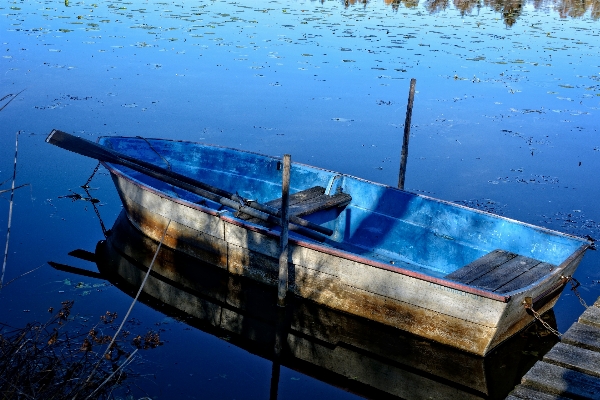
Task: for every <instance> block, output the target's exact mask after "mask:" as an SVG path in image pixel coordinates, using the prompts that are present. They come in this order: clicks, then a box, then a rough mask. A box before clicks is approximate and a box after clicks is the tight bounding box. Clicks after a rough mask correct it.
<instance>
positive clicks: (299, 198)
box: [265, 186, 325, 209]
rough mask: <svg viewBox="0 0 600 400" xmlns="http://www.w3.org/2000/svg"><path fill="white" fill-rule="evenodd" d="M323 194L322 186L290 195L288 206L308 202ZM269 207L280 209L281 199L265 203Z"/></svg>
mask: <svg viewBox="0 0 600 400" xmlns="http://www.w3.org/2000/svg"><path fill="white" fill-rule="evenodd" d="M323 194H325V188H324V187H323V186H314V187H311V188H309V189H306V190H302V191H300V192H296V193H293V194H290V206H293V205H294V204H298V203H302V202H303V201H307V200H310V199H312V198H314V197H317V196H321V195H323ZM265 204H266V205H268V206H269V207H273V208H277V209H279V208H281V197H280V198H278V199H275V200H271V201H268V202H267V203H265Z"/></svg>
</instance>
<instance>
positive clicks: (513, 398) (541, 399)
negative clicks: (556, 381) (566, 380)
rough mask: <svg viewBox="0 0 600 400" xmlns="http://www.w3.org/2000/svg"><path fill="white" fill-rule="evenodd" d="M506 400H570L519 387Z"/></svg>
mask: <svg viewBox="0 0 600 400" xmlns="http://www.w3.org/2000/svg"><path fill="white" fill-rule="evenodd" d="M506 400H568V399H567V398H566V397H562V396H558V395H556V394H549V393H544V392H540V391H539V390H536V389H532V388H529V387H527V386H523V385H519V386H517V387H516V388H515V390H513V391H512V392H510V394H509V395H508V397H507V398H506Z"/></svg>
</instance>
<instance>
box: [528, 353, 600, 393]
mask: <svg viewBox="0 0 600 400" xmlns="http://www.w3.org/2000/svg"><path fill="white" fill-rule="evenodd" d="M521 382H522V383H523V385H525V386H529V387H531V388H534V389H538V390H542V391H545V392H548V393H550V394H555V395H561V396H565V397H569V398H584V399H598V398H600V379H599V378H596V377H594V376H590V375H586V374H582V373H581V372H577V371H572V370H570V369H567V368H563V367H559V366H558V365H553V364H549V363H546V362H543V361H540V362H537V363H536V364H535V365H534V366H533V368H531V369H530V370H529V372H527V373H526V374H525V376H524V377H523V379H522V380H521Z"/></svg>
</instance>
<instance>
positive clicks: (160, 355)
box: [0, 0, 600, 398]
mask: <svg viewBox="0 0 600 400" xmlns="http://www.w3.org/2000/svg"><path fill="white" fill-rule="evenodd" d="M580 5H581V3H579V2H569V1H548V2H515V1H506V2H499V1H498V2H492V1H489V2H487V1H486V2H471V1H464V2H458V1H457V2H454V3H450V2H443V1H442V2H438V1H427V2H415V1H404V2H400V1H398V2H397V1H374V0H372V1H368V2H363V1H355V2H351V1H348V2H346V3H345V2H343V1H291V0H285V1H253V2H234V1H202V2H200V1H195V2H171V1H163V2H160V1H154V0H145V1H129V2H127V1H96V2H95V3H92V2H87V1H85V2H83V1H24V0H23V1H9V2H6V3H3V4H2V6H0V15H1V17H2V18H1V20H0V21H1V22H0V31H1V32H2V35H1V37H0V43H1V46H0V53H1V54H0V68H1V69H0V99H1V100H0V108H2V107H4V106H5V108H3V109H2V110H1V111H0V126H1V127H2V130H1V132H0V182H4V181H5V180H8V182H5V183H3V184H2V186H0V190H3V189H6V188H9V187H10V183H11V182H10V179H11V178H12V174H13V160H14V150H15V134H16V133H17V132H20V134H19V152H18V169H17V184H24V183H29V184H30V185H29V186H27V187H24V188H21V189H19V190H18V191H17V192H15V202H14V211H13V215H12V230H11V237H10V247H9V248H10V252H9V257H8V264H7V269H6V276H5V281H10V280H12V279H14V278H16V277H18V276H19V275H21V274H23V273H25V272H27V271H30V270H32V269H34V268H36V267H38V266H42V268H40V269H38V270H36V271H35V272H32V273H31V274H28V275H26V276H24V277H21V278H19V279H17V280H16V281H14V282H13V283H11V284H10V285H9V286H7V287H6V288H4V289H3V290H2V292H1V293H0V301H1V302H2V307H1V308H0V310H1V311H0V321H4V322H10V323H11V324H12V325H15V326H20V325H24V324H25V323H26V322H29V321H32V320H43V319H45V318H47V317H46V315H47V309H48V308H49V307H51V306H54V307H56V305H57V304H59V303H60V302H61V301H63V300H66V299H75V302H76V303H75V307H74V312H75V313H77V318H79V319H78V320H77V321H78V322H80V323H82V324H85V323H88V322H87V321H97V320H98V318H99V316H101V315H104V313H105V312H106V311H107V310H110V311H117V312H119V313H120V314H121V315H124V313H125V311H126V309H127V307H128V306H129V304H130V302H131V297H130V296H129V295H128V294H127V293H124V292H122V291H121V290H119V289H118V288H115V287H113V286H111V285H110V284H109V283H107V282H106V281H104V280H100V279H93V278H82V277H78V276H75V275H72V274H68V273H64V272H60V271H55V270H53V269H52V268H50V267H49V266H48V265H47V264H46V262H47V261H49V260H52V261H55V262H59V263H64V264H69V265H73V266H76V267H80V268H87V269H95V266H94V264H93V263H89V262H87V261H83V260H80V259H77V258H74V257H70V256H68V253H69V252H70V251H72V250H74V249H85V250H87V251H91V252H93V251H94V249H95V247H96V244H97V242H98V241H99V240H101V239H103V234H102V230H101V227H100V224H99V223H98V219H97V216H96V214H95V212H94V211H93V208H92V205H91V203H90V202H86V201H81V200H78V201H72V200H71V198H65V197H62V196H66V195H71V194H73V193H79V194H81V195H85V193H84V192H83V190H82V189H81V188H80V187H79V186H80V185H82V184H84V183H85V182H86V180H87V179H88V177H89V176H90V174H91V173H92V171H93V169H94V167H95V166H96V163H95V162H94V161H93V160H89V159H84V158H83V157H80V156H77V155H75V154H71V153H68V152H65V151H63V150H60V149H58V148H55V147H52V146H49V145H47V144H45V143H44V138H45V136H46V135H47V134H48V133H49V132H50V130H51V129H52V128H58V129H62V130H64V131H67V132H71V133H75V134H78V135H81V136H84V137H86V138H89V139H92V140H95V139H96V138H97V137H98V136H101V135H134V136H135V135H141V136H148V137H166V138H174V139H182V140H194V141H203V142H208V143H213V144H219V145H223V146H230V147H236V148H242V149H246V150H250V151H257V152H261V153H266V154H271V155H281V154H284V153H291V154H292V157H293V159H294V160H295V161H300V162H304V163H309V164H312V165H316V166H319V167H323V168H328V169H332V170H337V171H342V172H345V173H350V174H353V175H356V176H360V177H363V178H366V179H371V180H374V181H377V182H382V183H385V184H389V185H395V184H396V182H397V177H398V164H399V158H400V145H401V136H402V132H403V123H404V117H405V111H406V100H407V94H408V87H409V81H410V78H416V79H417V93H416V96H415V105H414V110H413V120H412V126H411V138H410V152H409V161H408V172H407V178H406V189H407V190H411V191H415V192H418V193H424V194H427V195H430V196H434V197H437V198H442V199H445V200H450V201H456V202H460V203H461V204H466V205H469V206H473V207H477V208H480V209H484V210H486V211H491V212H495V213H499V214H502V215H504V216H507V217H510V218H514V219H518V220H522V221H525V222H528V223H532V224H535V225H541V226H545V227H549V228H552V229H556V230H559V231H562V232H567V233H572V234H576V235H580V236H585V235H589V236H591V237H594V238H597V237H600V223H599V221H600V209H599V208H598V207H597V201H596V200H597V198H598V195H599V193H598V188H599V185H598V171H599V170H600V138H599V137H598V132H597V130H598V129H599V128H598V127H599V126H600V119H599V115H598V107H600V52H599V48H598V43H599V41H598V38H599V36H600V25H599V21H598V16H599V10H600V3H599V2H598V1H591V2H586V3H585V7H584V6H580ZM22 90H24V91H23V92H21V91H22ZM18 93H20V94H18ZM17 94H18V95H17ZM91 186H92V187H93V188H94V190H92V192H91V193H92V194H93V196H94V197H95V198H98V199H100V201H101V202H100V204H99V207H98V209H99V212H100V214H101V216H102V218H103V220H104V221H105V223H106V225H107V227H111V226H112V224H113V222H114V221H115V220H116V218H117V215H118V214H119V212H120V210H121V205H120V201H119V199H118V197H117V195H116V192H115V190H114V188H113V186H112V182H111V180H110V178H109V177H108V175H107V174H106V172H105V171H104V170H102V169H101V170H100V171H99V172H98V173H97V174H96V175H95V177H94V179H93V180H92V182H91ZM9 199H10V195H9V193H6V192H5V193H0V229H2V232H4V231H3V230H4V227H6V226H7V223H8V209H9ZM0 243H2V244H4V240H2V241H0ZM2 248H4V246H2ZM598 261H599V259H598V255H597V253H596V252H593V251H590V252H588V254H587V255H586V257H585V258H584V260H583V262H582V263H581V266H580V268H579V270H578V271H577V273H576V275H575V277H576V278H577V279H578V280H579V281H580V282H581V284H582V286H581V287H580V288H579V291H580V293H581V295H582V297H583V298H584V300H585V301H587V302H588V303H591V302H592V301H594V300H595V299H596V298H597V297H598V296H600V272H599V270H598ZM80 282H81V284H79V283H80ZM582 311H583V307H582V306H581V305H580V302H579V300H578V299H577V297H576V296H575V295H574V294H573V293H572V292H571V291H569V290H566V291H565V293H564V294H563V296H562V297H561V299H560V301H559V302H558V304H557V305H556V307H555V315H556V320H557V324H558V329H559V330H560V331H562V332H564V331H565V330H566V329H567V328H568V327H569V326H570V324H572V323H573V322H574V321H576V319H577V317H578V316H579V314H580V313H581V312H582ZM134 314H135V315H134V318H135V321H138V322H139V326H140V328H139V329H140V331H142V330H145V329H146V328H154V329H157V330H161V338H162V339H163V340H164V341H165V345H164V346H162V347H160V348H158V349H154V350H151V351H148V352H142V357H143V358H142V359H141V360H140V362H139V364H140V366H139V367H140V368H141V369H142V370H143V371H144V373H145V374H147V375H146V376H145V378H144V379H143V384H141V386H142V387H143V388H144V390H146V391H147V392H148V394H149V395H150V396H152V397H153V398H160V397H162V398H173V397H174V396H181V397H190V398H192V397H199V398H265V397H268V395H269V390H270V379H271V372H272V371H271V362H270V361H269V360H267V359H265V358H262V357H260V356H257V355H254V354H252V353H251V352H248V351H246V350H244V349H241V348H238V347H236V346H234V345H232V344H230V343H229V342H228V341H226V340H223V339H222V338H219V337H217V336H214V335H211V334H209V333H205V332H203V331H202V330H199V329H196V328H190V327H188V326H187V325H186V324H184V323H181V322H177V321H176V320H175V319H173V318H172V317H167V316H165V315H163V314H162V313H160V312H159V311H157V310H155V309H153V308H152V307H148V306H145V305H143V304H140V305H138V306H136V308H135V309H134ZM173 371H177V372H176V373H172V372H173ZM322 380H325V381H327V379H321V380H320V379H319V376H318V374H316V375H315V376H314V377H312V376H310V374H308V373H307V372H306V371H305V372H304V373H300V372H296V371H294V370H293V369H290V368H287V367H285V366H284V367H282V370H281V378H280V382H281V383H280V386H279V394H280V398H305V397H306V396H313V397H317V398H324V397H332V396H333V397H339V398H351V397H354V395H353V394H351V393H349V392H346V391H345V390H343V388H342V389H340V388H337V387H336V386H335V385H330V384H328V383H324V382H322ZM342 386H343V385H342ZM359 394H361V395H366V394H364V393H362V392H361V393H359Z"/></svg>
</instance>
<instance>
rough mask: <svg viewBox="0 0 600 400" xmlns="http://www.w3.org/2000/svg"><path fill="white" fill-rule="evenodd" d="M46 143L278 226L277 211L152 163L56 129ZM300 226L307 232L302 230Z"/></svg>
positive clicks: (303, 224)
mask: <svg viewBox="0 0 600 400" xmlns="http://www.w3.org/2000/svg"><path fill="white" fill-rule="evenodd" d="M46 142H48V143H50V144H53V145H55V146H58V147H61V148H63V149H66V150H69V151H72V152H75V153H77V154H81V155H83V156H86V157H91V158H95V159H97V160H99V161H105V162H109V163H113V164H119V165H123V166H125V167H127V168H130V169H132V170H134V171H138V172H141V173H143V174H145V175H148V176H150V177H152V178H155V179H158V180H160V181H162V182H166V183H169V184H172V185H173V186H177V187H179V188H182V189H184V190H187V191H189V192H191V193H194V194H197V195H199V196H202V197H204V198H207V199H209V200H211V201H214V202H216V203H219V204H222V205H224V206H226V207H230V208H233V209H234V210H237V211H240V212H242V213H244V214H248V215H251V216H253V217H256V218H259V219H261V220H263V221H267V222H270V223H273V224H277V225H280V223H281V222H280V219H279V218H278V216H279V213H280V212H279V210H277V209H274V208H272V207H268V206H265V205H264V204H260V203H257V202H255V201H252V202H240V201H239V200H237V199H239V196H237V195H234V194H232V193H229V192H227V191H225V190H222V189H219V188H215V187H212V186H210V185H208V184H206V183H204V182H200V181H197V180H195V179H193V178H190V177H188V176H185V175H182V174H179V173H177V172H174V171H170V170H168V169H165V168H162V167H158V166H156V165H154V164H150V163H148V162H145V161H142V160H138V159H135V158H133V157H130V156H126V155H124V154H121V153H118V152H116V151H114V150H112V149H109V148H107V147H105V146H102V145H100V144H97V143H94V142H91V141H89V140H87V139H83V138H80V137H77V136H74V135H71V134H68V133H66V132H62V131H59V130H56V129H55V130H53V131H52V132H51V133H50V135H48V137H47V138H46ZM290 222H291V223H292V224H295V225H299V227H291V229H292V230H294V231H296V232H298V233H300V234H302V235H305V236H308V237H311V238H313V239H317V240H323V237H321V236H320V235H316V234H315V233H314V232H312V231H311V230H314V231H317V232H319V233H322V234H325V235H332V234H333V231H332V230H331V229H328V228H325V227H322V226H320V225H317V224H315V223H312V222H310V221H306V220H304V219H302V218H298V217H293V218H290ZM301 227H304V228H307V229H302V228H301Z"/></svg>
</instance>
